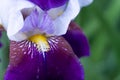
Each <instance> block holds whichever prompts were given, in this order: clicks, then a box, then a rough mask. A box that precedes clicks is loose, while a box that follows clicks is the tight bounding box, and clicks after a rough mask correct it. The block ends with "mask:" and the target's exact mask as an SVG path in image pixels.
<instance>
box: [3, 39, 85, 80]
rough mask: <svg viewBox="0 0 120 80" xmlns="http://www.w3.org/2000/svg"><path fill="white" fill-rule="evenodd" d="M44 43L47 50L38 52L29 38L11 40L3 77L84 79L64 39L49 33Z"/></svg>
mask: <svg viewBox="0 0 120 80" xmlns="http://www.w3.org/2000/svg"><path fill="white" fill-rule="evenodd" d="M48 43H49V45H50V50H49V51H47V52H42V51H38V49H37V48H36V45H35V44H34V43H31V42H30V41H27V40H26V41H22V42H14V41H12V42H11V45H10V63H9V66H8V68H7V71H6V74H5V77H4V78H5V79H4V80H84V71H83V67H82V65H81V63H80V62H79V59H78V58H77V56H76V55H75V54H74V53H73V51H72V49H71V47H70V46H69V44H68V43H67V41H66V40H65V39H64V38H62V37H50V38H48ZM43 54H45V57H44V56H43Z"/></svg>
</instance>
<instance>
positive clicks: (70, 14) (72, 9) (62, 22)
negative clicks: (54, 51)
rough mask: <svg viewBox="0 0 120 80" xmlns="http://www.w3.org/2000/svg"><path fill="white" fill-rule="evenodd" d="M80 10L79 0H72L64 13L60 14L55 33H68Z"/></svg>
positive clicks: (56, 21)
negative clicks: (70, 24)
mask: <svg viewBox="0 0 120 80" xmlns="http://www.w3.org/2000/svg"><path fill="white" fill-rule="evenodd" d="M79 11H80V5H79V2H78V0H70V1H69V2H68V5H67V8H66V10H65V11H64V13H63V14H62V15H61V16H59V17H58V18H57V19H56V20H55V22H54V26H55V27H56V30H55V33H54V34H55V35H63V34H65V33H66V31H67V29H68V26H69V23H70V22H71V20H73V19H74V18H75V17H76V16H77V15H78V13H79Z"/></svg>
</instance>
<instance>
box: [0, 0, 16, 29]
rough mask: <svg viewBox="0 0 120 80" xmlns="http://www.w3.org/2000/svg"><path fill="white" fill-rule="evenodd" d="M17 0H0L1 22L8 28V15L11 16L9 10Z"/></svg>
mask: <svg viewBox="0 0 120 80" xmlns="http://www.w3.org/2000/svg"><path fill="white" fill-rule="evenodd" d="M15 2H16V1H14V0H0V18H1V23H2V25H3V26H4V28H5V29H6V28H7V24H8V16H9V10H10V8H11V7H13V5H14V4H15Z"/></svg>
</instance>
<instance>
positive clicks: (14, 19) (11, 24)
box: [7, 0, 34, 41]
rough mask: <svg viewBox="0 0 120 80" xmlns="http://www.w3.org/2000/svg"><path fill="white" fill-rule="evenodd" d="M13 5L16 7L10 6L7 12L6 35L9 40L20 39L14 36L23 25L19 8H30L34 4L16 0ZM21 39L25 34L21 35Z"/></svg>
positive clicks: (24, 37)
mask: <svg viewBox="0 0 120 80" xmlns="http://www.w3.org/2000/svg"><path fill="white" fill-rule="evenodd" d="M15 5H16V7H13V8H11V9H10V12H9V14H10V15H9V17H8V28H7V35H8V37H9V39H10V40H16V41H20V40H19V39H17V38H16V37H15V35H16V34H17V33H18V32H19V31H20V30H21V29H22V27H23V25H24V18H23V14H22V12H21V10H22V9H24V8H32V7H34V5H33V4H32V3H30V2H28V1H23V0H22V1H17V2H16V3H15ZM21 36H22V35H21ZM23 39H26V36H23Z"/></svg>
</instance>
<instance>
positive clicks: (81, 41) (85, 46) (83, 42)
mask: <svg viewBox="0 0 120 80" xmlns="http://www.w3.org/2000/svg"><path fill="white" fill-rule="evenodd" d="M64 38H65V39H66V40H67V41H68V42H69V44H70V45H71V47H72V49H73V51H74V52H75V54H76V55H77V56H78V57H82V56H89V54H90V47H89V43H88V40H87V38H86V36H85V34H84V33H83V31H82V30H81V29H80V28H79V26H78V25H77V24H76V23H74V22H71V23H70V25H69V28H68V31H67V33H66V34H65V35H64Z"/></svg>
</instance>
